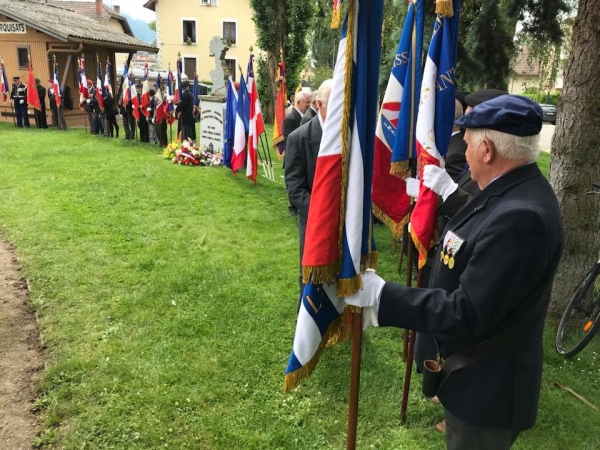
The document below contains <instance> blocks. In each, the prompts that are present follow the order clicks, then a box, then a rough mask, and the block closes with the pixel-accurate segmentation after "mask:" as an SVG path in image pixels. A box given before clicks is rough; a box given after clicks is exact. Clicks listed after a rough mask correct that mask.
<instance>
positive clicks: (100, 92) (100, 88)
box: [96, 61, 106, 111]
mask: <svg viewBox="0 0 600 450" xmlns="http://www.w3.org/2000/svg"><path fill="white" fill-rule="evenodd" d="M104 97H106V91H105V90H104V81H103V80H102V65H101V64H100V61H98V76H97V78H96V100H97V101H98V106H100V109H101V110H102V111H104Z"/></svg>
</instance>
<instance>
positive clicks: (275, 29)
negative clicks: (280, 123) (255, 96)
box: [250, 0, 315, 121]
mask: <svg viewBox="0 0 600 450" xmlns="http://www.w3.org/2000/svg"><path fill="white" fill-rule="evenodd" d="M250 5H251V6H252V9H253V20H254V24H255V27H256V34H257V38H258V45H259V47H260V48H261V49H262V50H264V51H265V52H266V70H264V68H263V72H262V75H264V74H265V72H266V75H267V77H264V76H263V77H259V79H258V81H257V83H259V89H260V91H261V92H263V93H267V94H268V95H264V94H263V96H262V98H261V101H262V103H263V108H264V109H263V111H264V113H265V116H266V117H265V118H266V120H268V121H272V120H273V101H274V99H275V93H276V90H277V86H276V82H275V71H276V69H277V64H278V62H279V60H280V52H282V51H283V59H284V62H285V65H286V69H287V84H288V88H289V90H290V91H294V90H295V89H296V86H297V85H298V81H299V80H300V71H301V70H302V67H303V65H304V61H305V58H306V55H307V53H308V42H309V41H308V37H309V32H310V29H311V25H312V21H313V17H314V13H315V3H314V2H312V1H307V0H278V1H272V0H251V2H250ZM259 68H260V67H259ZM259 74H261V72H260V71H259ZM265 83H266V87H265ZM261 84H262V86H260V85H261Z"/></svg>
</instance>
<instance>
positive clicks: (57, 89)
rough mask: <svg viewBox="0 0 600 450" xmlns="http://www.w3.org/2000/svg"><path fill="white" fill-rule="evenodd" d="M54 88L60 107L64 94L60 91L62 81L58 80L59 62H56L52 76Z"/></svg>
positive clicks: (55, 97) (57, 105)
mask: <svg viewBox="0 0 600 450" xmlns="http://www.w3.org/2000/svg"><path fill="white" fill-rule="evenodd" d="M52 90H53V91H54V100H55V101H56V107H57V108H58V107H60V104H61V103H62V94H61V92H60V82H59V81H58V63H57V62H55V63H54V74H53V78H52Z"/></svg>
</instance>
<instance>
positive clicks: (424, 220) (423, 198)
mask: <svg viewBox="0 0 600 450" xmlns="http://www.w3.org/2000/svg"><path fill="white" fill-rule="evenodd" d="M417 153H418V155H419V178H420V179H421V180H422V179H423V168H424V167H425V166H426V165H428V164H433V165H434V166H438V167H439V165H440V162H439V161H438V160H437V158H436V157H434V156H433V155H430V154H429V153H428V152H427V151H426V150H425V149H424V148H423V146H422V145H421V143H420V142H419V141H417ZM437 209H438V195H437V194H436V193H435V192H433V191H432V190H431V189H429V188H427V187H425V185H423V184H422V183H421V186H420V189H419V197H418V200H417V204H416V205H415V208H414V210H413V212H412V215H411V217H410V234H411V236H412V239H413V242H414V243H415V246H416V247H417V250H418V251H419V268H421V267H423V266H424V265H425V263H426V262H427V253H429V249H430V248H431V241H432V240H433V239H434V238H435V229H436V228H437Z"/></svg>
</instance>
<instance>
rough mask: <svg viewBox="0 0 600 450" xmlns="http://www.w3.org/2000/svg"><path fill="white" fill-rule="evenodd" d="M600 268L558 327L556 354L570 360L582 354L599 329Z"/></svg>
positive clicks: (590, 275) (594, 270) (588, 278)
mask: <svg viewBox="0 0 600 450" xmlns="http://www.w3.org/2000/svg"><path fill="white" fill-rule="evenodd" d="M599 273H600V264H596V265H595V266H594V267H593V268H592V270H591V271H590V272H589V273H588V275H587V276H586V277H585V279H584V280H583V282H582V283H581V284H580V285H579V287H578V288H577V290H576V291H575V294H574V295H573V297H572V298H571V300H570V301H569V304H568V305H567V308H566V309H565V312H564V314H563V316H562V319H561V320H560V324H559V325H558V332H557V334H556V351H557V352H558V353H560V354H561V355H564V356H567V357H571V356H574V355H576V354H577V353H579V352H580V351H581V350H583V348H584V347H585V346H586V345H587V344H588V343H589V342H590V340H591V339H592V338H593V337H594V335H595V334H596V332H597V331H598V328H600V277H598V274H599Z"/></svg>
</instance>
